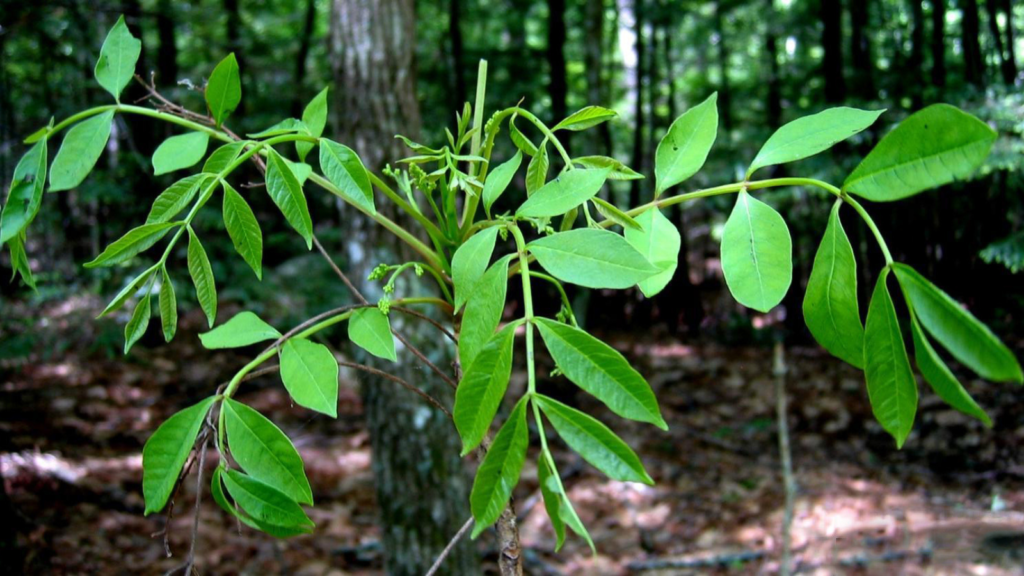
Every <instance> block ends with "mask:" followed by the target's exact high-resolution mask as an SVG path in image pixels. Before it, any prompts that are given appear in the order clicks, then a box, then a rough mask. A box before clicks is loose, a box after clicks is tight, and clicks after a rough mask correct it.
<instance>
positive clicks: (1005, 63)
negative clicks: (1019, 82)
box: [985, 0, 1017, 86]
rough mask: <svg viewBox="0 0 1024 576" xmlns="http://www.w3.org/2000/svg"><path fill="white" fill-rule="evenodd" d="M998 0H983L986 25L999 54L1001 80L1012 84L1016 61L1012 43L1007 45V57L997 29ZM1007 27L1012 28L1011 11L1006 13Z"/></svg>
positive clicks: (1000, 34)
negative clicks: (986, 17)
mask: <svg viewBox="0 0 1024 576" xmlns="http://www.w3.org/2000/svg"><path fill="white" fill-rule="evenodd" d="M998 3H1000V2H998V0H985V9H986V10H987V11H988V27H989V30H990V31H991V32H992V41H993V42H994V43H995V48H996V53H997V54H998V55H999V70H1000V72H1002V74H1003V82H1004V83H1005V84H1006V85H1008V86H1012V85H1013V81H1014V80H1015V79H1016V77H1017V63H1016V62H1014V60H1013V45H1012V44H1011V45H1010V46H1009V52H1010V56H1009V57H1007V55H1006V49H1005V48H1004V46H1003V33H1002V32H1001V31H1000V30H999V6H998V5H997V4H998ZM1006 23H1007V29H1010V28H1013V26H1012V24H1013V12H1010V11H1007V13H1006Z"/></svg>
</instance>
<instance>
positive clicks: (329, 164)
mask: <svg viewBox="0 0 1024 576" xmlns="http://www.w3.org/2000/svg"><path fill="white" fill-rule="evenodd" d="M320 169H321V170H323V173H324V176H327V179H328V180H330V181H331V183H332V184H334V185H335V186H337V187H338V190H340V191H341V194H342V198H344V199H345V200H347V201H349V202H352V203H353V204H355V205H356V206H358V207H359V208H360V209H362V210H364V211H365V212H367V213H368V214H376V213H377V209H376V208H375V207H374V204H373V188H371V187H370V176H369V174H367V172H366V167H365V166H363V161H362V160H360V159H359V156H358V155H356V153H355V152H354V151H352V149H351V148H349V147H348V146H344V145H342V144H338V143H337V142H332V141H331V140H328V139H326V138H321V139H320Z"/></svg>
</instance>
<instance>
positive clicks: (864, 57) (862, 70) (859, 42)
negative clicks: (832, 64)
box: [826, 0, 878, 100]
mask: <svg viewBox="0 0 1024 576" xmlns="http://www.w3.org/2000/svg"><path fill="white" fill-rule="evenodd" d="M826 1H827V0H826ZM836 3H837V4H838V2H836ZM848 6H849V8H850V62H851V64H853V83H854V92H855V93H856V94H857V95H858V96H860V97H861V98H863V99H865V100H872V99H874V98H876V97H877V96H878V93H877V92H876V91H875V75H874V67H875V61H874V60H873V59H872V58H871V37H870V35H869V34H868V27H869V26H870V13H869V10H870V1H869V0H852V1H851V2H849V3H848Z"/></svg>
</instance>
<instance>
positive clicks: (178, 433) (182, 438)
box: [142, 396, 216, 516]
mask: <svg viewBox="0 0 1024 576" xmlns="http://www.w3.org/2000/svg"><path fill="white" fill-rule="evenodd" d="M214 400H216V398H215V397H214V396H211V397H209V398H207V399H206V400H203V401H202V402H200V403H198V404H196V405H194V406H190V407H188V408H185V409H184V410H182V411H181V412H178V413H177V414H175V415H174V416H171V417H170V418H168V419H167V420H166V421H165V422H164V423H163V424H161V425H160V427H159V428H157V429H156V432H154V433H153V435H152V436H150V437H149V440H147V441H146V446H145V447H144V448H143V449H142V495H143V496H144V497H145V500H146V516H149V515H150V514H152V513H153V512H159V511H161V510H163V508H164V506H165V505H166V504H167V500H168V499H169V498H170V497H171V492H173V491H174V486H175V485H176V484H177V482H178V475H179V474H181V469H182V467H184V466H185V460H187V459H188V455H189V452H191V451H192V446H193V445H194V444H195V443H196V436H197V435H198V434H199V429H200V428H201V427H202V425H203V420H205V419H206V413H207V412H209V411H210V406H212V405H213V402H214Z"/></svg>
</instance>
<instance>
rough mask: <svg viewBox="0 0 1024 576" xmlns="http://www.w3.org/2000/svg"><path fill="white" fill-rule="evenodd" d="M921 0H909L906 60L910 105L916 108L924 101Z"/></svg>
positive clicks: (922, 7) (922, 9)
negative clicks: (908, 44)
mask: <svg viewBox="0 0 1024 576" xmlns="http://www.w3.org/2000/svg"><path fill="white" fill-rule="evenodd" d="M922 3H923V0H910V24H911V26H913V28H912V29H911V31H910V58H909V59H908V60H907V78H909V79H910V82H907V83H906V86H907V88H908V89H909V91H910V97H911V102H912V107H913V108H914V109H918V108H920V107H921V105H922V104H923V103H924V81H923V78H922V77H921V70H922V69H923V68H924V6H923V5H922Z"/></svg>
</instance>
